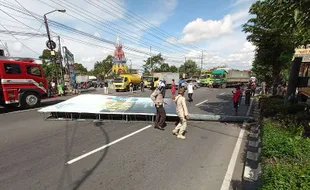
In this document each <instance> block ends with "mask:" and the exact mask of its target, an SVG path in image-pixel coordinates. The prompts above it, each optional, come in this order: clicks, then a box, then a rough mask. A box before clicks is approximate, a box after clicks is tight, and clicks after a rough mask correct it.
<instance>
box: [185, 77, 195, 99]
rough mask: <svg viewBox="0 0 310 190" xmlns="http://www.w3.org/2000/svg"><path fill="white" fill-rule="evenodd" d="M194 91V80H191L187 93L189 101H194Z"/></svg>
mask: <svg viewBox="0 0 310 190" xmlns="http://www.w3.org/2000/svg"><path fill="white" fill-rule="evenodd" d="M193 93H194V85H193V82H192V81H190V82H189V84H188V85H187V95H188V102H193Z"/></svg>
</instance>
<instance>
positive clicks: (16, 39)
mask: <svg viewBox="0 0 310 190" xmlns="http://www.w3.org/2000/svg"><path fill="white" fill-rule="evenodd" d="M0 25H1V26H2V27H3V28H4V29H5V30H6V31H7V32H9V33H10V31H9V30H7V29H6V27H5V26H4V25H3V24H1V23H0ZM10 34H11V33H10ZM11 35H12V36H13V37H14V38H15V39H16V40H17V41H18V42H19V43H21V44H22V45H23V46H25V47H26V48H27V49H29V50H30V51H32V52H33V53H35V54H37V55H40V54H39V53H38V52H36V51H34V50H33V49H31V48H30V47H28V46H26V45H25V44H24V43H23V42H21V41H20V40H19V39H18V38H16V37H15V36H14V35H13V34H11Z"/></svg>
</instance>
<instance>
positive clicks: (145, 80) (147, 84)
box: [143, 76, 154, 88]
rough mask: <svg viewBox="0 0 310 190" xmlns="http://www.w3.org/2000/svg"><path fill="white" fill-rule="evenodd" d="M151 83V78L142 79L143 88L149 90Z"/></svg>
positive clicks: (152, 78) (152, 79)
mask: <svg viewBox="0 0 310 190" xmlns="http://www.w3.org/2000/svg"><path fill="white" fill-rule="evenodd" d="M153 81H154V77H153V76H144V77H143V82H144V87H146V88H151V84H152V82H153Z"/></svg>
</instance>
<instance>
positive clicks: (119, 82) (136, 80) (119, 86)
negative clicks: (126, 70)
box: [113, 74, 141, 92]
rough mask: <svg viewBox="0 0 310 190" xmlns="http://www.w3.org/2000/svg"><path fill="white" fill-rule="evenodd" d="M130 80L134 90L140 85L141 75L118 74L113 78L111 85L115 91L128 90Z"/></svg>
mask: <svg viewBox="0 0 310 190" xmlns="http://www.w3.org/2000/svg"><path fill="white" fill-rule="evenodd" d="M131 82H132V84H133V89H134V90H136V89H138V87H139V86H140V83H141V77H140V75H137V74H120V76H119V77H117V78H115V79H114V82H113V85H114V89H115V90H116V92H119V91H129V84H130V83H131Z"/></svg>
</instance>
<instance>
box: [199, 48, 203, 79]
mask: <svg viewBox="0 0 310 190" xmlns="http://www.w3.org/2000/svg"><path fill="white" fill-rule="evenodd" d="M202 64H203V50H202V51H201V63H200V76H201V73H202Z"/></svg>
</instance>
